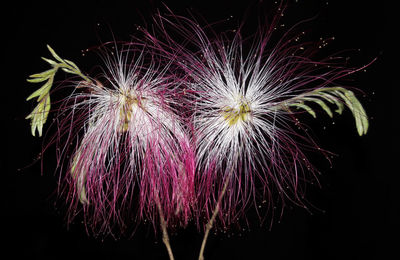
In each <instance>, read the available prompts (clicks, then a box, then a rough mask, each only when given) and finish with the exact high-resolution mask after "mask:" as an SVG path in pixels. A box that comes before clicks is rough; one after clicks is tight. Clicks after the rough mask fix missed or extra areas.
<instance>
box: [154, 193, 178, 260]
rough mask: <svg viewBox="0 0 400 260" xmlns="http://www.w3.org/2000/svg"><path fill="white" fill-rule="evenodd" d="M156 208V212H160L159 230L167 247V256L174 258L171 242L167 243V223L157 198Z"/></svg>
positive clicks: (172, 259) (171, 259)
mask: <svg viewBox="0 0 400 260" xmlns="http://www.w3.org/2000/svg"><path fill="white" fill-rule="evenodd" d="M156 204H157V208H158V213H159V214H160V225H161V230H162V234H163V236H162V241H163V242H164V245H165V247H166V248H167V251H168V256H169V259H170V260H174V254H173V253H172V248H171V244H170V243H169V236H168V232H167V223H166V222H165V219H164V213H163V211H162V209H161V204H160V201H159V200H156Z"/></svg>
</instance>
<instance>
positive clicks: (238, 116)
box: [222, 96, 251, 126]
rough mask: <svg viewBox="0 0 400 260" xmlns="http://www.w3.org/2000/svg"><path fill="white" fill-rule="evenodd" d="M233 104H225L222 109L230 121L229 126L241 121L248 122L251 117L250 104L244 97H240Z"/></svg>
mask: <svg viewBox="0 0 400 260" xmlns="http://www.w3.org/2000/svg"><path fill="white" fill-rule="evenodd" d="M235 103H236V104H234V105H233V106H225V107H223V109H222V116H223V118H224V119H225V120H226V121H227V122H228V124H229V126H233V125H235V124H237V123H239V122H241V121H242V122H246V121H247V120H249V119H250V113H251V109H250V105H249V103H248V102H247V101H246V100H245V99H244V97H242V96H241V97H239V98H238V99H237V101H236V102H235Z"/></svg>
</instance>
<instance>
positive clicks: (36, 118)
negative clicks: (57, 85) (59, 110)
mask: <svg viewBox="0 0 400 260" xmlns="http://www.w3.org/2000/svg"><path fill="white" fill-rule="evenodd" d="M49 111H50V95H49V94H47V95H46V96H45V97H44V98H42V100H41V101H40V102H39V104H38V105H37V106H36V107H35V109H34V110H33V111H32V113H30V114H29V115H28V116H27V117H26V119H31V132H32V135H33V136H35V132H36V129H37V130H38V133H39V136H42V130H43V125H44V123H45V122H46V120H47V117H48V115H49Z"/></svg>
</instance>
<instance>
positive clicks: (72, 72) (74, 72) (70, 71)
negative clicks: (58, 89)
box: [61, 68, 76, 74]
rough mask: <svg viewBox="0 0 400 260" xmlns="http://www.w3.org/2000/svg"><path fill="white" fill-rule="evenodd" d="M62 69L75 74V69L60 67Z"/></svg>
mask: <svg viewBox="0 0 400 260" xmlns="http://www.w3.org/2000/svg"><path fill="white" fill-rule="evenodd" d="M61 69H62V70H63V71H65V72H67V73H71V74H76V73H75V71H73V70H70V69H68V68H61Z"/></svg>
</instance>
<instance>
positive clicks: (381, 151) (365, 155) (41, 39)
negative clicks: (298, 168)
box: [0, 0, 399, 260]
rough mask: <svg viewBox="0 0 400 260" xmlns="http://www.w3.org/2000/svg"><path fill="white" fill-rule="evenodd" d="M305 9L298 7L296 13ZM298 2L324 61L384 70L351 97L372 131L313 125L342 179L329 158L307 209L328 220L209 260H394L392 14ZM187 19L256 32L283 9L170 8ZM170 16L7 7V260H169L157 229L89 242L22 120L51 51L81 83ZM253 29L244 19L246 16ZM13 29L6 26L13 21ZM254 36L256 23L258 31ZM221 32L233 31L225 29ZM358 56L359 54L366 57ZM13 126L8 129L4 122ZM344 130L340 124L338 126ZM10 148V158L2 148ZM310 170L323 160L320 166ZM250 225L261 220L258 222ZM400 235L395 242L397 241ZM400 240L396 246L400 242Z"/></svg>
mask: <svg viewBox="0 0 400 260" xmlns="http://www.w3.org/2000/svg"><path fill="white" fill-rule="evenodd" d="M296 2H298V3H296ZM366 2H368V1H329V2H327V1H316V0H313V1H301V0H300V1H288V3H289V6H288V9H287V12H286V16H285V17H284V21H285V22H287V23H288V24H294V23H295V22H297V21H300V20H303V19H306V18H310V17H314V16H316V18H315V19H314V20H313V21H311V22H309V23H307V24H306V25H305V26H304V28H305V29H307V30H310V34H309V35H310V37H311V39H314V40H318V39H319V37H330V36H335V39H336V40H335V41H333V42H332V43H331V44H330V45H329V46H328V47H327V48H326V49H324V50H322V55H323V54H324V53H326V54H330V53H333V52H334V51H338V50H343V49H351V50H354V51H353V52H351V53H352V55H351V57H352V59H351V65H355V66H360V65H364V64H366V63H368V62H370V61H371V60H372V59H374V58H376V57H377V58H378V59H377V61H376V62H375V63H373V64H372V65H371V66H370V67H368V68H367V70H366V72H360V73H358V74H356V75H354V76H352V80H353V86H354V87H357V88H359V89H361V90H362V91H364V92H365V94H366V95H365V96H361V97H360V99H361V102H362V103H363V104H364V106H365V108H366V110H367V113H368V115H369V116H370V118H371V120H370V123H371V126H370V130H369V133H368V134H367V135H366V136H364V137H359V136H358V135H357V132H356V129H355V127H354V122H353V119H352V116H351V113H349V112H346V113H344V114H343V116H336V117H335V118H334V119H333V120H331V119H329V118H327V117H324V116H321V117H320V118H319V119H318V120H316V121H317V122H315V121H313V120H312V119H311V117H306V116H305V117H304V118H303V119H302V120H305V122H306V123H307V124H310V125H311V126H312V127H313V131H314V133H313V136H315V137H316V139H317V141H318V143H319V144H320V145H321V146H322V147H323V148H325V149H327V150H329V151H332V152H334V153H335V154H337V155H338V156H336V157H335V158H334V159H333V167H332V168H330V166H329V163H328V162H326V161H324V160H322V161H320V160H321V158H319V157H315V160H317V161H313V162H314V163H315V164H316V165H317V166H318V167H319V170H320V171H321V172H323V175H322V176H321V179H320V180H321V186H322V187H321V189H320V188H318V187H311V188H310V192H309V194H308V198H309V200H310V201H311V202H312V203H313V204H314V205H315V206H316V207H318V208H320V209H322V211H318V210H316V211H315V212H313V214H310V213H309V212H306V211H304V210H303V209H299V208H293V209H288V210H286V211H285V213H284V216H283V218H282V219H281V221H280V223H278V222H275V224H274V225H273V227H272V229H271V230H269V228H268V225H265V226H261V227H259V225H258V224H256V223H255V224H252V227H251V230H248V229H247V228H246V230H244V231H243V230H242V231H240V232H239V231H237V230H234V231H232V232H228V233H227V234H219V235H218V236H214V235H213V234H212V235H211V237H210V238H209V241H208V244H207V247H206V254H205V257H206V259H207V260H212V259H298V260H300V259H386V257H388V256H389V252H390V251H391V250H393V249H394V248H393V247H394V246H395V245H397V244H398V241H396V237H398V233H397V234H396V232H395V231H394V228H395V226H396V225H395V224H396V223H395V222H397V221H398V217H399V215H396V214H395V210H396V209H398V202H397V199H398V197H395V196H396V195H395V186H396V183H395V181H394V177H395V175H397V174H398V173H399V171H398V169H396V168H394V169H392V168H391V164H394V162H395V161H394V158H395V157H393V158H391V156H394V155H395V150H394V147H395V143H396V141H395V134H396V133H397V135H398V133H399V128H398V127H397V128H395V126H394V125H393V122H394V120H393V119H392V118H393V116H394V115H395V113H394V107H395V105H394V98H393V94H394V92H392V91H393V89H392V87H393V83H392V82H390V81H389V76H388V74H390V72H389V69H388V68H387V67H388V66H387V64H388V62H387V60H388V57H389V56H390V54H389V53H388V52H387V51H386V49H385V48H386V42H387V38H386V33H385V32H386V31H387V30H388V29H387V26H388V21H386V20H387V15H388V12H387V9H388V7H386V8H385V6H384V4H383V2H380V3H377V2H376V1H371V2H368V3H366ZM164 3H166V5H167V6H168V7H169V8H171V9H172V10H173V11H174V12H176V13H178V14H187V12H186V11H187V10H191V11H192V12H193V13H198V14H201V15H202V16H203V17H204V18H205V19H206V20H207V21H209V22H214V21H219V20H224V19H226V18H228V17H230V16H232V18H231V19H230V21H229V22H228V23H227V28H226V29H232V28H233V27H234V25H235V24H238V23H239V22H240V21H241V20H242V19H243V18H244V19H248V20H249V24H250V26H248V27H246V28H247V29H248V30H254V31H249V32H245V33H252V32H255V30H256V29H255V28H252V23H254V21H255V20H254V19H255V17H256V16H262V15H265V11H266V10H268V7H269V6H274V3H273V1H264V3H263V2H260V1H257V2H256V1H236V2H235V1H217V0H214V1H205V0H202V1H194V0H193V1H185V2H184V3H177V2H176V1H175V2H172V1H164ZM157 8H160V10H165V9H164V7H163V5H162V3H161V2H160V1H129V2H119V1H104V2H102V1H99V2H96V3H95V2H89V1H87V2H86V1H85V2H84V1H81V2H80V3H79V2H78V3H72V2H69V1H65V2H59V3H58V2H57V3H56V2H55V1H53V3H45V2H43V3H41V2H37V1H35V2H32V3H27V4H21V3H17V2H16V1H15V2H14V3H11V4H10V5H9V6H7V7H2V9H3V12H5V13H7V14H5V15H8V16H7V18H6V19H4V20H3V21H2V27H3V29H2V34H3V36H5V37H3V43H4V42H5V44H6V46H5V48H4V49H3V52H2V63H3V65H6V68H3V69H2V79H3V80H2V86H1V88H2V90H1V92H0V93H1V97H2V98H1V99H2V106H4V107H3V109H2V111H3V114H2V118H3V120H4V118H5V119H6V120H5V123H2V130H5V131H6V134H4V135H3V140H5V144H6V146H5V148H3V151H4V152H5V153H4V154H3V156H2V157H1V168H2V169H3V170H2V172H1V174H2V182H1V183H2V184H1V185H2V188H1V190H2V193H4V195H2V196H1V199H2V204H1V205H2V207H1V208H2V209H1V214H2V216H3V217H5V220H4V221H2V231H1V233H0V234H1V236H2V241H6V242H5V243H4V242H2V246H5V247H4V248H5V250H2V253H3V254H4V255H7V254H8V253H11V255H12V256H13V258H14V257H17V256H25V257H30V258H31V259H32V258H38V259H39V258H40V259H43V258H45V259H46V258H59V257H68V258H73V259H77V258H78V259H79V258H83V257H85V258H89V259H96V258H99V257H100V258H112V259H167V254H166V250H165V249H164V246H163V244H162V242H161V239H160V237H159V236H157V237H155V236H154V235H153V233H152V230H151V228H149V227H146V226H144V227H141V228H139V230H138V231H137V232H136V234H135V235H134V236H133V237H132V238H125V237H123V238H120V239H118V240H114V239H112V238H109V237H108V238H105V239H95V238H93V237H88V236H87V234H86V231H85V228H84V226H83V225H82V224H81V223H80V222H79V218H78V221H76V222H75V223H74V224H72V225H71V226H69V227H67V226H66V222H65V218H64V213H65V212H63V210H62V209H58V208H57V207H56V205H55V201H56V200H55V198H56V196H55V190H56V183H57V176H56V175H55V174H53V171H54V164H55V156H54V153H51V152H52V150H51V149H50V150H49V152H48V153H47V154H45V161H44V162H45V164H44V173H43V175H41V168H40V162H39V163H35V164H33V165H30V164H31V163H32V162H33V161H34V159H35V158H37V156H38V153H39V152H40V148H41V140H40V139H39V138H34V137H32V136H31V135H30V128H29V122H28V120H25V119H24V117H25V116H26V115H27V114H28V113H29V112H30V111H31V109H32V108H33V104H32V103H28V102H25V101H24V100H25V98H26V97H27V96H28V95H29V94H30V93H31V92H32V91H33V89H34V87H36V86H34V87H33V86H32V85H31V84H29V83H27V82H26V81H25V79H26V78H27V76H28V75H30V74H32V73H37V72H41V71H43V70H45V69H46V68H47V64H45V63H44V62H43V61H42V60H41V59H40V57H41V56H44V57H48V56H49V55H48V53H47V49H46V44H50V45H51V46H53V47H54V48H55V49H56V50H57V52H58V53H59V54H60V56H61V57H64V58H67V59H70V60H73V61H74V62H75V63H77V64H78V65H79V66H80V68H81V69H82V70H83V71H88V72H90V70H91V68H92V67H93V65H94V64H93V63H92V62H93V57H88V56H82V55H81V50H83V49H86V48H88V47H91V46H93V45H98V44H99V43H100V41H109V40H112V35H111V32H112V33H113V34H114V37H115V38H116V39H118V40H129V36H130V35H131V34H133V33H135V28H136V25H142V26H145V25H146V23H150V16H151V14H152V13H154V11H155V10H156V9H157ZM246 11H248V12H247V17H244V14H245V12H246ZM3 18H5V16H4V15H3ZM254 24H255V23H254ZM219 28H223V26H222V27H219ZM358 49H359V50H358ZM3 122H4V121H3ZM333 122H334V124H332V123H333ZM3 147H4V146H3ZM311 156H312V159H313V156H314V155H311ZM249 214H250V215H251V214H252V213H251V212H250V213H249ZM390 234H394V235H395V237H394V238H390ZM201 239H202V234H201V233H198V232H197V231H196V230H195V229H194V228H193V227H188V229H186V230H179V231H178V232H177V233H176V234H172V236H171V240H172V241H171V243H172V247H173V250H174V252H175V257H176V259H178V260H179V259H197V254H198V250H199V246H200V243H201ZM397 240H398V239H397Z"/></svg>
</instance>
